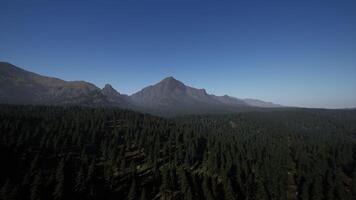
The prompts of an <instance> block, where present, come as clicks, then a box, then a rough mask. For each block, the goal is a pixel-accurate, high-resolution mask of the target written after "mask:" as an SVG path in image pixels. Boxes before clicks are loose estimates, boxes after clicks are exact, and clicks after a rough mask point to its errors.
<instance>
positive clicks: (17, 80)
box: [0, 62, 281, 114]
mask: <svg viewBox="0 0 356 200" xmlns="http://www.w3.org/2000/svg"><path fill="white" fill-rule="evenodd" d="M0 103H6V104H54V105H67V104H69V105H70V104H74V105H83V106H114V107H115V106H116V107H121V108H129V109H134V110H138V111H143V112H148V113H153V114H157V113H159V114H164V113H171V114H175V113H181V114H198V113H216V112H237V111H239V110H243V109H247V108H252V107H257V108H258V107H260V108H275V107H281V106H280V105H278V104H273V103H270V102H265V101H261V100H256V99H239V98H236V97H232V96H228V95H224V96H216V95H213V94H208V93H207V91H206V90H205V89H197V88H194V87H191V86H187V85H185V84H184V83H183V82H181V81H179V80H177V79H175V78H174V77H173V76H169V77H166V78H164V79H162V80H161V81H159V82H158V83H156V84H154V85H150V86H147V87H144V88H143V89H141V90H139V91H137V92H135V93H133V94H132V95H125V94H121V93H120V92H118V91H117V90H116V89H114V88H113V87H112V86H111V85H110V84H106V85H105V86H104V87H103V88H101V89H100V88H99V87H97V86H95V85H94V84H92V83H90V82H86V81H65V80H62V79H59V78H55V77H48V76H43V75H39V74H36V73H34V72H30V71H26V70H24V69H22V68H20V67H17V66H15V65H13V64H11V63H7V62H0Z"/></svg>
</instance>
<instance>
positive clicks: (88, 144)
mask: <svg viewBox="0 0 356 200" xmlns="http://www.w3.org/2000/svg"><path fill="white" fill-rule="evenodd" d="M0 155H1V158H2V162H1V172H0V199H4V200H5V199H6V200H7V199H9V200H10V199H21V200H27V199H31V200H35V199H36V200H37V199H44V200H47V199H57V200H60V199H129V200H133V199H142V200H143V199H192V200H195V199H228V200H230V199H236V200H238V199H288V200H289V199H300V200H301V199H313V200H314V199H316V200H317V199H326V200H329V199H350V200H351V199H356V110H317V109H291V110H284V111H266V112H249V113H238V114H229V115H199V116H184V117H176V118H169V119H167V118H160V117H155V116H151V115H148V114H141V113H137V112H133V111H130V110H121V109H117V108H84V107H54V106H8V105H2V106H0Z"/></svg>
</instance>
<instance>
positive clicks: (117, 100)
mask: <svg viewBox="0 0 356 200" xmlns="http://www.w3.org/2000/svg"><path fill="white" fill-rule="evenodd" d="M101 93H102V94H103V95H104V96H105V97H106V99H107V100H108V101H109V102H110V103H112V104H113V105H116V106H119V107H122V108H133V107H134V106H133V105H132V104H131V102H130V98H129V96H127V95H124V94H120V93H119V92H118V91H116V90H115V89H114V88H113V87H112V86H111V85H110V84H106V85H105V86H104V88H103V89H101Z"/></svg>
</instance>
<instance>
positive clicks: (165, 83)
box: [130, 77, 250, 114]
mask: <svg viewBox="0 0 356 200" xmlns="http://www.w3.org/2000/svg"><path fill="white" fill-rule="evenodd" d="M130 97H131V101H132V102H133V103H134V104H135V105H137V106H139V107H141V108H145V109H146V110H147V111H148V112H152V111H154V112H155V113H186V114H188V113H220V112H235V111H239V110H240V109H241V108H246V107H250V106H249V105H247V104H246V103H244V102H243V101H241V100H239V99H237V98H233V97H229V96H227V95H225V96H221V97H220V96H215V95H210V94H208V93H207V92H206V90H205V89H196V88H193V87H189V86H186V85H185V84H184V83H182V82H180V81H178V80H176V79H175V78H173V77H168V78H165V79H163V80H162V81H160V82H159V83H157V84H155V85H152V86H148V87H146V88H144V89H142V90H141V91H139V92H137V93H135V94H133V95H131V96H130Z"/></svg>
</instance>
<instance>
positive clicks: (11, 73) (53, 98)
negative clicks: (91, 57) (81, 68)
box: [0, 62, 108, 106]
mask: <svg viewBox="0 0 356 200" xmlns="http://www.w3.org/2000/svg"><path fill="white" fill-rule="evenodd" d="M0 102H1V103H9V104H80V105H88V106H96V105H107V104H108V102H107V100H106V98H105V96H104V95H103V94H102V93H101V91H100V89H99V88H97V87H96V86H95V85H93V84H91V83H88V82H84V81H64V80H61V79H58V78H51V77H46V76H41V75H39V74H35V73H32V72H28V71H26V70H23V69H21V68H18V67H16V66H14V65H12V64H9V63H6V62H0Z"/></svg>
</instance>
